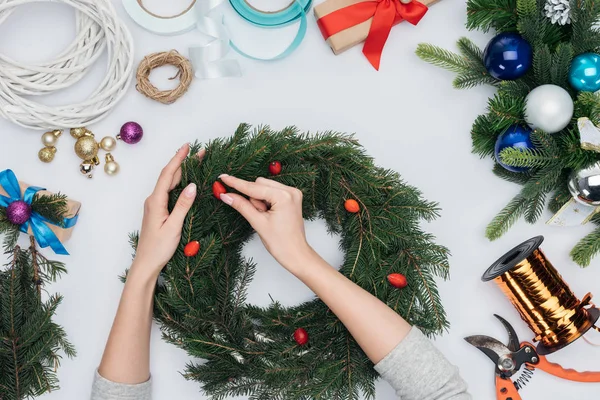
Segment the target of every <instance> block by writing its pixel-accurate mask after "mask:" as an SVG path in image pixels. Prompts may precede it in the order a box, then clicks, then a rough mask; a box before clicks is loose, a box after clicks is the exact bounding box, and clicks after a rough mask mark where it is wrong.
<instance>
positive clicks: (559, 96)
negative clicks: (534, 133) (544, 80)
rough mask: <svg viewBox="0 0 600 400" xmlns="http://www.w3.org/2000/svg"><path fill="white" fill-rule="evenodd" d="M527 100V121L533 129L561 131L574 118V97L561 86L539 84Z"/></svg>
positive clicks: (547, 131)
mask: <svg viewBox="0 0 600 400" xmlns="http://www.w3.org/2000/svg"><path fill="white" fill-rule="evenodd" d="M525 102H526V104H525V121H527V123H528V124H529V126H530V127H531V129H534V130H535V129H541V130H542V131H544V132H546V133H556V132H560V131H562V130H563V129H564V128H566V127H567V125H569V123H570V122H571V118H573V109H574V105H573V99H571V95H570V94H569V92H567V91H566V90H565V89H563V88H561V87H560V86H556V85H542V86H538V87H536V88H535V89H533V90H532V91H531V92H530V93H529V94H528V95H527V98H526V99H525Z"/></svg>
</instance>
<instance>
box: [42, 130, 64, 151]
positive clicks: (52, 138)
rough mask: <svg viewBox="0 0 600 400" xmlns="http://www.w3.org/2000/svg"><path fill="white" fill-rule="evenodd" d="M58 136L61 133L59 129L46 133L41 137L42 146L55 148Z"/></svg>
mask: <svg viewBox="0 0 600 400" xmlns="http://www.w3.org/2000/svg"><path fill="white" fill-rule="evenodd" d="M60 135H62V131H61V130H59V129H55V130H53V131H50V132H46V133H44V134H43V135H42V144H43V145H44V146H46V147H51V146H55V145H56V142H57V141H58V138H59V137H60Z"/></svg>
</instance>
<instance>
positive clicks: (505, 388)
mask: <svg viewBox="0 0 600 400" xmlns="http://www.w3.org/2000/svg"><path fill="white" fill-rule="evenodd" d="M508 399H512V400H521V396H520V395H519V392H517V388H516V387H515V384H514V383H513V381H511V380H510V379H506V378H502V377H501V376H498V375H496V400H508Z"/></svg>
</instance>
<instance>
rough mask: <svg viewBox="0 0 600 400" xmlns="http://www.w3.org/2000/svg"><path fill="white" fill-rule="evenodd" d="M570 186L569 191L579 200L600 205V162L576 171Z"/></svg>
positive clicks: (570, 179)
mask: <svg viewBox="0 0 600 400" xmlns="http://www.w3.org/2000/svg"><path fill="white" fill-rule="evenodd" d="M568 186H569V192H571V195H572V196H573V198H574V199H575V200H577V201H578V202H580V203H582V204H587V205H592V206H600V162H597V163H595V164H592V165H590V166H589V167H587V168H582V169H580V170H578V171H574V172H573V173H572V174H571V176H570V178H569V184H568Z"/></svg>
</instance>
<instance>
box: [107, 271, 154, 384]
mask: <svg viewBox="0 0 600 400" xmlns="http://www.w3.org/2000/svg"><path fill="white" fill-rule="evenodd" d="M155 285H156V277H155V276H154V275H152V274H150V273H147V272H146V271H144V270H143V269H142V268H140V266H136V265H135V263H134V265H133V266H132V268H131V269H130V271H129V274H128V276H127V282H126V283H125V288H124V289H123V294H122V295H121V301H120V303H119V308H118V310H117V315H116V317H115V320H114V323H113V326H112V329H111V331H110V336H109V337H108V342H107V344H106V348H105V350H104V355H103V356H102V362H101V363H100V368H99V369H98V372H99V373H100V375H102V376H103V377H104V378H106V379H108V380H110V381H113V382H118V383H127V384H137V383H142V382H146V381H147V380H148V379H149V378H150V330H151V324H152V304H153V303H152V301H153V300H152V299H153V295H154V287H155Z"/></svg>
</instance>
